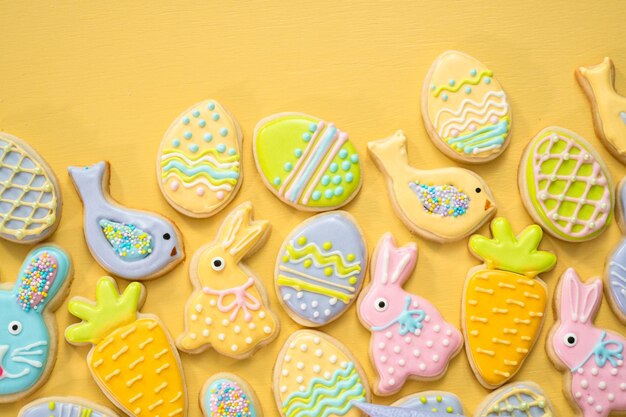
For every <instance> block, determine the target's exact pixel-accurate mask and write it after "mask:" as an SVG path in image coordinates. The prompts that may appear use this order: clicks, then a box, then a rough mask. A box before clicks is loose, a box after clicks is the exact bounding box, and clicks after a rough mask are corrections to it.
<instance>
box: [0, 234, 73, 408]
mask: <svg viewBox="0 0 626 417" xmlns="http://www.w3.org/2000/svg"><path fill="white" fill-rule="evenodd" d="M71 280H72V264H71V261H70V257H69V255H68V254H67V253H66V252H65V251H64V250H63V249H61V248H60V247H58V246H54V245H45V246H39V247H37V248H35V249H33V250H32V251H31V252H30V253H29V254H28V255H27V256H26V259H25V260H24V263H23V264H22V268H21V269H20V272H19V274H18V276H17V281H16V282H15V284H14V285H7V284H0V404H2V403H8V402H14V401H17V400H18V399H20V398H23V397H25V396H27V395H29V394H30V393H32V392H33V391H35V390H36V389H38V388H39V387H40V386H41V385H42V384H43V383H44V382H45V381H46V379H47V378H48V375H49V374H50V372H52V368H53V367H54V362H55V360H56V351H57V334H56V324H55V320H54V316H53V315H52V312H53V311H54V310H56V308H57V307H58V306H59V305H60V304H61V302H62V301H63V299H64V298H65V295H66V294H67V291H68V289H69V284H70V281H71Z"/></svg>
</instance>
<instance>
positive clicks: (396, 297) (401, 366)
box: [358, 233, 463, 395]
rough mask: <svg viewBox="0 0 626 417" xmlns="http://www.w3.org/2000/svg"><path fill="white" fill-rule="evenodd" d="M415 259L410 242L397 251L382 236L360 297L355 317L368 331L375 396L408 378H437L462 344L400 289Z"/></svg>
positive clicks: (389, 391) (431, 309)
mask: <svg viewBox="0 0 626 417" xmlns="http://www.w3.org/2000/svg"><path fill="white" fill-rule="evenodd" d="M416 261H417V246H416V245H415V244H414V243H409V244H407V245H405V246H403V247H401V248H398V247H396V245H395V242H394V239H393V237H392V236H391V234H390V233H387V234H385V235H383V237H382V238H381V239H380V241H379V242H378V246H377V247H376V251H375V253H374V256H373V257H372V267H371V269H370V271H372V272H371V274H372V282H371V283H370V285H369V286H368V287H367V288H366V289H365V290H364V291H363V293H361V296H360V297H359V307H358V314H359V319H360V320H361V323H363V325H364V326H365V327H367V328H368V329H369V330H370V331H371V332H372V338H371V342H370V355H371V359H372V362H373V363H374V366H375V367H376V370H377V371H378V375H379V380H378V384H377V385H376V386H374V392H375V393H376V395H391V394H393V393H395V392H397V391H398V390H400V388H402V385H403V384H404V382H405V381H406V380H407V378H409V377H413V378H414V379H424V380H428V379H437V378H440V377H441V376H442V375H443V374H444V373H445V371H446V369H447V368H448V362H449V361H450V360H451V359H452V358H453V357H454V356H455V355H456V354H457V353H458V352H459V350H460V349H461V346H462V344H463V342H462V340H463V338H462V337H461V333H460V332H459V331H458V330H457V329H456V328H455V327H453V326H452V325H450V324H449V323H448V322H446V321H445V320H444V319H443V317H442V316H441V314H440V313H439V311H437V309H436V308H435V307H434V306H432V305H431V304H430V303H429V302H428V301H427V300H425V299H424V298H422V297H419V296H417V295H414V294H410V293H408V292H406V291H405V290H404V289H402V285H403V284H404V282H405V281H406V280H407V279H408V278H409V276H410V275H411V272H412V271H413V269H414V268H415V263H416Z"/></svg>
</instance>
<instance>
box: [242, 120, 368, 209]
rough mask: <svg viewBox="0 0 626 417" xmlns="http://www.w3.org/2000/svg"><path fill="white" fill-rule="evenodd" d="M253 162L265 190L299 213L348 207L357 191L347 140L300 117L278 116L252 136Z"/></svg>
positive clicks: (354, 159)
mask: <svg viewBox="0 0 626 417" xmlns="http://www.w3.org/2000/svg"><path fill="white" fill-rule="evenodd" d="M253 150H254V159H255V161H256V166H257V168H258V170H259V172H260V173H261V178H263V182H264V183H265V185H266V186H267V187H268V188H269V189H270V191H272V193H274V194H275V195H276V196H277V197H278V198H280V199H281V200H282V201H284V202H285V203H287V204H289V205H290V206H292V207H295V208H297V209H300V210H309V211H325V210H332V209H336V208H339V207H341V206H343V205H345V204H348V203H349V202H350V201H351V200H352V199H353V198H354V197H355V196H356V194H357V193H358V192H359V189H360V188H361V164H360V161H359V155H358V153H357V152H356V148H355V147H354V145H353V144H352V142H351V141H350V140H348V134H347V133H345V132H342V131H341V130H339V129H338V128H337V127H336V126H335V125H334V124H333V123H328V122H325V121H323V120H320V119H318V118H317V117H313V116H309V115H306V114H301V113H278V114H275V115H272V116H270V117H267V118H265V119H263V120H261V121H260V122H259V123H258V124H257V125H256V128H255V130H254V145H253Z"/></svg>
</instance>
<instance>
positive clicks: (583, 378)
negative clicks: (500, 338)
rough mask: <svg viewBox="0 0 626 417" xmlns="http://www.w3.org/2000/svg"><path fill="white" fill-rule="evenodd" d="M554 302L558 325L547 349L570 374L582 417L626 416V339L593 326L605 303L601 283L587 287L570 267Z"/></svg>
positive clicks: (571, 390)
mask: <svg viewBox="0 0 626 417" xmlns="http://www.w3.org/2000/svg"><path fill="white" fill-rule="evenodd" d="M555 300H557V302H559V303H560V304H558V307H557V318H558V322H557V323H556V324H555V326H554V327H553V328H552V330H551V331H550V335H549V336H548V341H547V343H546V348H547V350H548V354H549V356H550V359H552V361H553V362H554V363H555V365H556V367H557V368H558V369H560V370H561V371H563V372H565V389H564V391H565V392H566V393H567V396H568V397H569V398H570V400H571V402H572V403H573V404H576V406H577V407H578V415H579V416H583V417H592V416H594V417H606V416H608V415H609V414H610V413H611V412H613V411H621V412H624V411H626V366H624V344H625V343H626V339H625V338H624V336H623V335H620V334H618V333H615V332H611V331H607V330H604V329H600V328H598V327H596V326H594V324H593V320H594V318H595V316H596V313H597V312H598V308H599V307H600V303H601V302H602V280H601V279H599V278H595V279H594V280H593V281H591V282H590V283H589V284H587V285H585V284H583V283H582V282H581V281H580V278H579V277H578V274H577V273H576V271H574V269H572V268H569V269H567V270H566V271H565V272H564V273H563V276H562V278H561V283H560V287H559V291H558V292H557V294H556V298H555ZM555 305H557V304H556V303H555Z"/></svg>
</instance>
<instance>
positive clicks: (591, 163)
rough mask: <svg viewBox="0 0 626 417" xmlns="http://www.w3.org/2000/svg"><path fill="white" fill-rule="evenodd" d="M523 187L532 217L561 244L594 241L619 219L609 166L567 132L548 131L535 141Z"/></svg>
mask: <svg viewBox="0 0 626 417" xmlns="http://www.w3.org/2000/svg"><path fill="white" fill-rule="evenodd" d="M518 184H519V189H520V193H521V195H522V201H523V203H524V206H525V207H526V210H527V211H528V214H530V216H531V217H532V218H533V219H534V221H535V222H536V223H539V224H540V225H541V227H543V229H544V230H545V231H546V232H548V233H550V234H551V235H552V236H554V237H556V238H558V239H561V240H565V241H569V242H583V241H586V240H590V239H594V238H596V237H598V236H599V235H600V234H601V233H602V232H604V230H606V228H607V227H608V225H609V224H610V222H611V219H612V218H613V205H614V202H615V194H614V188H613V182H612V181H611V175H610V173H609V170H608V169H607V167H606V164H605V163H604V161H603V160H602V158H600V155H598V153H597V152H596V150H595V149H594V148H593V146H591V144H590V143H589V142H587V141H586V140H585V139H583V138H582V137H581V136H579V135H577V134H576V133H574V132H572V131H569V130H567V129H564V128H562V127H556V126H551V127H547V128H545V129H543V130H542V131H541V132H539V133H538V134H537V136H535V137H534V138H533V139H532V140H531V141H530V143H529V144H528V146H527V147H526V150H525V151H524V154H523V155H522V159H521V160H520V165H519V172H518Z"/></svg>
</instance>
